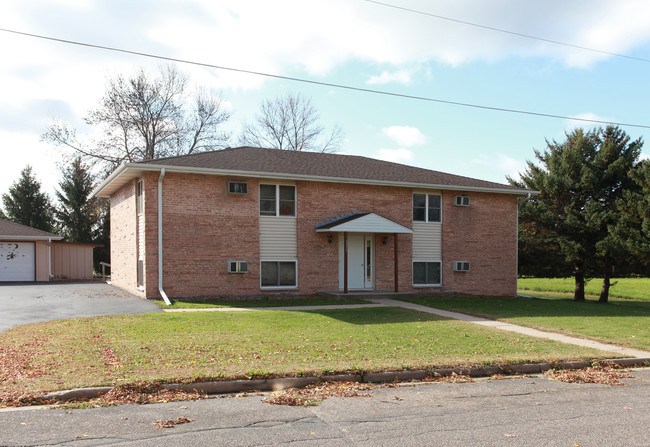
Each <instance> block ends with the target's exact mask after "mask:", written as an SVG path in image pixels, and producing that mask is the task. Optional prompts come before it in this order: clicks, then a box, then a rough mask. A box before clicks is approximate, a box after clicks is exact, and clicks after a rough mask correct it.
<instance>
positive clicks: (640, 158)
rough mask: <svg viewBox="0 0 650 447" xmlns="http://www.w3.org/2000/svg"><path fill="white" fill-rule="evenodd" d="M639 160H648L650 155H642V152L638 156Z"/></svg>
mask: <svg viewBox="0 0 650 447" xmlns="http://www.w3.org/2000/svg"><path fill="white" fill-rule="evenodd" d="M639 160H650V154H644V153H643V152H642V153H641V155H639Z"/></svg>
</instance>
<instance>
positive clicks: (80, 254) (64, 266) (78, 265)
mask: <svg viewBox="0 0 650 447" xmlns="http://www.w3.org/2000/svg"><path fill="white" fill-rule="evenodd" d="M52 275H54V279H55V280H58V281H80V280H92V279H93V246H92V245H90V244H75V243H70V242H54V243H52Z"/></svg>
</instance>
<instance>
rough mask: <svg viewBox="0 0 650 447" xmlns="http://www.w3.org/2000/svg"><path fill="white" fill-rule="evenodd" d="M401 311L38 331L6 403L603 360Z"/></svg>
mask: <svg viewBox="0 0 650 447" xmlns="http://www.w3.org/2000/svg"><path fill="white" fill-rule="evenodd" d="M604 357H607V354H606V353H604V352H602V351H597V350H592V349H586V348H580V347H577V346H572V345H564V344H561V343H557V342H553V341H549V340H540V339H535V338H531V337H526V336H522V335H517V334H511V333H507V332H502V331H498V330H494V329H489V328H484V327H479V326H475V325H472V324H469V323H465V322H461V321H455V320H448V319H443V318H440V317H437V316H434V315H431V314H427V313H420V312H416V311H411V310H408V309H402V308H369V309H343V310H327V311H302V312H287V311H251V312H246V313H239V312H238V313H228V312H226V313H221V312H218V313H217V312H192V313H165V314H144V315H130V316H108V317H94V318H84V319H75V320H59V321H51V322H47V323H35V324H31V325H25V326H20V327H17V328H13V329H10V330H9V331H6V332H4V333H2V334H0V372H2V374H0V397H1V396H2V394H3V393H5V394H6V393H16V392H30V393H39V392H45V391H53V390H60V389H70V388H75V387H85V386H100V385H111V386H113V385H120V384H124V383H133V382H136V381H140V380H148V381H164V382H178V381H200V380H214V379H217V380H220V379H224V380H225V379H235V378H257V377H273V376H300V375H312V374H327V373H336V372H350V371H352V372H360V371H383V370H402V369H421V368H424V369H426V368H434V367H442V366H459V365H477V364H479V365H485V364H499V363H518V362H538V361H550V360H561V359H593V358H604Z"/></svg>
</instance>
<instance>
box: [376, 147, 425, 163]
mask: <svg viewBox="0 0 650 447" xmlns="http://www.w3.org/2000/svg"><path fill="white" fill-rule="evenodd" d="M374 158H378V159H379V160H384V161H392V162H394V163H407V164H408V162H410V161H412V160H413V159H414V158H415V154H413V152H411V151H410V150H408V149H406V148H403V147H401V148H399V149H379V152H378V153H377V154H375V155H374Z"/></svg>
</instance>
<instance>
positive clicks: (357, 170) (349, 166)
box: [137, 147, 521, 192]
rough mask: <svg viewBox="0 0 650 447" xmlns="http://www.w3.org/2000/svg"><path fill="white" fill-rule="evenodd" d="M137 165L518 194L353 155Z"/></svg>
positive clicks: (257, 151)
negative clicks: (478, 189)
mask: <svg viewBox="0 0 650 447" xmlns="http://www.w3.org/2000/svg"><path fill="white" fill-rule="evenodd" d="M137 164H152V165H157V166H169V167H172V166H173V167H186V168H204V169H218V170H231V171H242V172H259V173H273V174H278V177H281V176H282V175H286V176H291V175H299V176H312V177H321V178H333V179H348V180H355V179H356V180H372V181H380V182H382V181H384V182H399V183H415V184H421V185H439V186H450V187H459V188H463V187H466V188H489V189H498V190H512V191H513V192H514V191H521V188H516V187H513V186H510V185H503V184H500V183H493V182H488V181H485V180H478V179H474V178H470V177H463V176H459V175H453V174H446V173H444V172H439V171H431V170H428V169H422V168H417V167H413V166H406V165H402V164H399V163H391V162H388V161H382V160H376V159H374V158H367V157H361V156H356V155H342V154H324V153H317V152H296V151H287V150H280V149H263V148H253V147H240V148H234V149H230V148H229V149H223V150H220V151H214V152H202V153H199V154H191V155H184V156H179V157H171V158H164V159H157V160H148V161H144V162H141V163H137Z"/></svg>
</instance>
